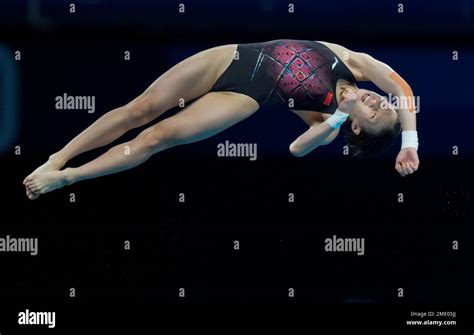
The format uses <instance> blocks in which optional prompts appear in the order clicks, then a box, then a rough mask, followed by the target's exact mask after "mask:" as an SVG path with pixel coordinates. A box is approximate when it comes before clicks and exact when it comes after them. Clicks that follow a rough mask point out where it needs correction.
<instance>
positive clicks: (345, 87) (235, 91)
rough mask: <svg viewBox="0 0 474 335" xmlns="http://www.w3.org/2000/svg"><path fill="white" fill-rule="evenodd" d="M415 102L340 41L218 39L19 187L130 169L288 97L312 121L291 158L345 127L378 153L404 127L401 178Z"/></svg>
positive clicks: (413, 153) (412, 156)
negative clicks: (86, 157)
mask: <svg viewBox="0 0 474 335" xmlns="http://www.w3.org/2000/svg"><path fill="white" fill-rule="evenodd" d="M357 81H371V82H373V83H374V84H375V85H376V86H377V87H378V88H380V89H381V90H382V91H384V92H385V93H391V94H392V95H394V96H397V97H400V98H404V99H405V100H406V101H408V102H409V103H408V104H405V106H402V107H401V108H399V109H398V110H397V111H396V110H395V109H394V108H393V106H392V105H390V104H389V103H388V102H387V100H386V99H384V98H383V97H382V96H380V95H378V94H376V93H375V92H373V91H368V90H365V89H359V88H358V87H357V86H356V82H357ZM181 99H183V100H184V101H190V100H194V101H193V102H192V103H191V104H189V105H188V106H186V107H185V108H183V109H182V110H180V111H179V112H178V113H176V114H175V115H173V116H171V117H168V118H166V119H164V120H162V121H160V122H158V123H157V124H155V125H153V126H151V127H149V128H147V129H145V130H144V131H142V132H141V133H140V134H139V135H138V136H137V137H136V138H134V139H133V140H131V141H129V142H125V143H122V144H119V145H117V146H114V147H112V148H111V149H110V150H108V151H107V152H105V153H104V154H103V155H101V156H99V157H98V158H96V159H94V160H92V161H90V162H88V163H86V164H84V165H82V166H79V167H74V168H71V167H69V168H65V169H62V168H63V167H64V166H65V165H66V163H67V162H68V161H69V160H70V159H72V158H73V157H75V156H77V155H79V154H81V153H83V152H86V151H89V150H92V149H95V148H98V147H101V146H104V145H107V144H109V143H111V142H112V141H114V140H116V139H117V138H119V137H120V136H121V135H123V134H124V133H125V132H127V131H128V130H130V129H132V128H136V127H140V126H143V125H145V124H147V123H149V122H150V121H152V120H153V119H155V118H157V117H158V116H160V115H161V114H163V113H164V112H166V111H167V110H169V109H171V108H173V107H176V106H178V104H179V102H180V101H183V100H181ZM413 101H414V100H413V92H412V90H411V88H410V86H409V85H408V84H407V83H406V82H405V80H403V79H402V78H401V77H400V76H399V75H398V74H397V73H396V72H395V71H393V70H392V69H391V68H390V67H389V66H388V65H386V64H384V63H382V62H380V61H378V60H376V59H374V58H373V57H371V56H369V55H368V54H365V53H359V52H353V51H350V50H348V49H346V48H344V47H342V46H340V45H337V44H333V43H327V42H321V41H303V40H275V41H269V42H263V43H252V44H229V45H223V46H218V47H215V48H211V49H208V50H205V51H202V52H199V53H197V54H195V55H193V56H191V57H189V58H187V59H185V60H183V61H181V62H180V63H178V64H177V65H175V66H173V67H172V68H171V69H170V70H168V71H167V72H165V73H164V74H163V75H161V76H160V77H159V78H158V79H157V80H156V81H155V82H153V83H152V85H150V86H149V87H148V88H147V89H146V90H145V91H144V92H143V93H142V94H141V95H140V96H138V97H137V98H135V99H134V100H132V101H130V102H129V103H128V104H126V105H124V106H122V107H119V108H116V109H114V110H112V111H110V112H108V113H106V114H104V115H103V116H101V117H100V118H99V119H98V120H96V121H95V122H94V123H93V124H92V125H91V126H89V127H88V128H87V129H85V130H84V131H83V132H81V133H80V134H79V135H77V136H76V137H75V138H74V139H72V140H71V141H70V142H69V143H68V144H67V145H66V146H65V147H64V148H62V149H61V150H59V151H58V152H56V153H54V154H52V155H51V156H50V157H49V160H48V161H47V162H46V163H44V164H43V165H41V166H40V167H39V168H37V169H36V170H35V171H33V172H32V173H31V174H30V175H29V176H28V177H26V178H25V180H24V181H23V184H24V185H25V187H26V194H27V196H28V198H29V199H36V198H38V197H39V196H40V195H41V194H45V193H48V192H51V191H53V190H56V189H59V188H61V187H63V186H66V185H71V184H73V183H76V182H78V181H81V180H85V179H91V178H97V177H100V176H104V175H108V174H112V173H116V172H120V171H123V170H127V169H130V168H133V167H135V166H137V165H139V164H142V163H143V162H145V161H146V160H147V159H148V158H150V157H151V156H152V155H154V154H156V153H158V152H160V151H163V150H165V149H168V148H171V147H174V146H177V145H182V144H188V143H192V142H196V141H200V140H203V139H205V138H208V137H210V136H213V135H215V134H217V133H219V132H221V131H223V130H224V129H227V128H229V127H231V126H232V125H234V124H236V123H237V122H239V121H242V120H243V119H245V118H247V117H249V116H250V115H252V114H253V113H255V112H256V111H257V110H258V109H259V107H260V106H271V105H276V104H285V105H286V106H287V107H288V108H289V109H290V110H292V111H293V112H294V113H296V114H297V115H298V116H300V117H301V118H302V119H303V121H304V122H306V123H307V124H308V126H309V128H308V130H307V131H306V132H304V133H303V134H302V135H301V136H299V137H298V138H297V139H296V140H295V141H294V142H293V143H291V145H290V147H289V149H290V152H291V153H292V154H293V155H295V156H303V155H305V154H307V153H308V152H310V151H312V150H314V149H316V148H317V147H318V146H321V145H327V144H329V143H330V142H331V141H333V140H334V138H335V137H336V136H337V135H338V133H339V129H340V127H341V125H342V126H343V127H344V128H346V129H345V130H346V131H345V138H346V141H347V142H348V145H349V152H350V153H351V154H352V155H353V156H356V157H367V156H374V155H377V154H379V153H381V152H382V151H383V150H385V149H386V148H387V147H389V146H390V145H391V144H392V143H393V141H394V140H395V139H396V138H397V137H398V135H399V133H400V131H401V130H403V131H402V148H401V151H400V153H399V154H398V156H397V159H396V163H395V168H396V170H397V171H398V172H399V173H400V175H402V176H406V175H408V174H412V173H413V172H415V171H416V170H417V169H418V165H419V160H418V155H417V149H418V138H417V132H416V113H415V108H414V105H413ZM401 105H403V104H401ZM124 148H128V152H127V153H128V154H125V150H124Z"/></svg>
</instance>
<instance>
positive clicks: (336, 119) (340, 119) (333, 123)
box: [326, 109, 349, 129]
mask: <svg viewBox="0 0 474 335" xmlns="http://www.w3.org/2000/svg"><path fill="white" fill-rule="evenodd" d="M348 116H349V114H347V113H344V112H341V111H340V110H339V109H336V111H335V112H334V114H333V115H331V116H330V117H329V119H327V120H326V122H327V123H328V125H329V127H331V128H333V129H337V128H339V127H340V126H341V125H342V124H343V123H344V122H345V121H346V120H347V118H348Z"/></svg>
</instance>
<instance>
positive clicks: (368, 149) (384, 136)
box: [343, 119, 401, 158]
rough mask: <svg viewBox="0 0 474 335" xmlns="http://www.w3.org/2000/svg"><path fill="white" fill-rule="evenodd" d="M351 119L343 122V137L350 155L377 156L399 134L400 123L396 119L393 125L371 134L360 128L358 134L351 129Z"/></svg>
mask: <svg viewBox="0 0 474 335" xmlns="http://www.w3.org/2000/svg"><path fill="white" fill-rule="evenodd" d="M351 126H352V120H350V119H347V121H346V122H344V124H343V128H344V139H345V140H346V142H347V144H348V145H349V152H350V154H351V156H352V157H357V158H369V157H375V156H379V155H381V154H382V153H384V152H385V151H386V150H387V149H388V148H390V147H391V146H392V144H393V142H395V140H396V139H397V137H398V136H399V135H400V131H401V125H400V120H398V119H397V121H396V123H395V125H394V126H393V127H391V128H388V129H384V130H382V131H381V132H380V133H378V134H376V135H375V134H372V133H369V132H368V131H365V130H364V129H361V131H360V133H359V135H356V134H354V132H353V131H352V128H351Z"/></svg>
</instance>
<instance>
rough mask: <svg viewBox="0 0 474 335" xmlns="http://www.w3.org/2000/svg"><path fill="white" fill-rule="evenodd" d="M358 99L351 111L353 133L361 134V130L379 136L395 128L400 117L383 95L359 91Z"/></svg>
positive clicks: (357, 93)
mask: <svg viewBox="0 0 474 335" xmlns="http://www.w3.org/2000/svg"><path fill="white" fill-rule="evenodd" d="M356 95H357V97H358V99H357V101H356V102H355V103H354V105H353V107H352V110H351V118H352V121H353V122H352V131H353V132H354V133H355V134H359V133H360V131H361V129H364V130H365V131H368V132H370V133H372V134H375V135H376V134H378V133H379V132H381V131H382V130H384V129H387V128H390V127H393V125H394V124H395V123H396V121H397V119H398V116H397V112H396V111H395V109H394V108H393V107H392V106H391V105H390V104H389V103H388V101H387V99H385V98H384V97H382V96H381V95H379V94H377V93H375V92H373V91H369V90H364V89H358V90H357V92H356Z"/></svg>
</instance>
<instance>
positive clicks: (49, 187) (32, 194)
mask: <svg viewBox="0 0 474 335" xmlns="http://www.w3.org/2000/svg"><path fill="white" fill-rule="evenodd" d="M67 170H68V169H66V170H63V171H48V172H44V173H37V174H35V175H33V176H32V177H31V178H30V179H29V180H28V181H27V182H26V184H25V186H26V195H27V196H28V198H29V199H30V200H34V199H36V198H38V197H39V196H40V195H41V194H45V193H48V192H51V191H54V190H57V189H59V188H61V187H64V186H66V185H70V184H71V180H70V178H69V176H68V174H67V172H66V171H67Z"/></svg>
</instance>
